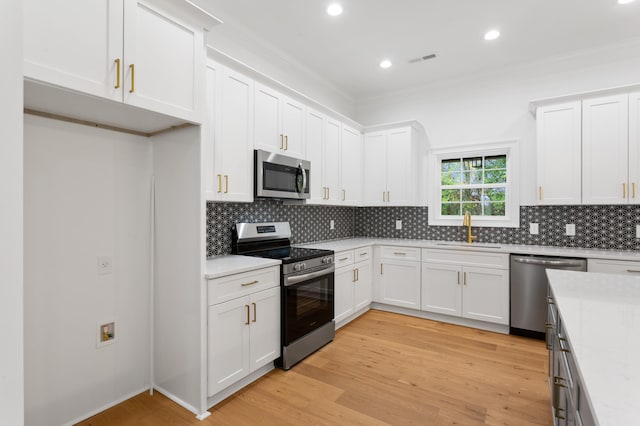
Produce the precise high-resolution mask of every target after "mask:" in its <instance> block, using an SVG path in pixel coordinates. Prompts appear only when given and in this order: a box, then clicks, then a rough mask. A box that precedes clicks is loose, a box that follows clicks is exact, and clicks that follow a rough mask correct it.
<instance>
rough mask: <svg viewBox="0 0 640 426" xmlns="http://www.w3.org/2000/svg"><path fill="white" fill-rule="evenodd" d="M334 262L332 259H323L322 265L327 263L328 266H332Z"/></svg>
mask: <svg viewBox="0 0 640 426" xmlns="http://www.w3.org/2000/svg"><path fill="white" fill-rule="evenodd" d="M332 261H333V259H331V257H324V258H322V263H325V264H327V265H328V264H330V263H331V262H332Z"/></svg>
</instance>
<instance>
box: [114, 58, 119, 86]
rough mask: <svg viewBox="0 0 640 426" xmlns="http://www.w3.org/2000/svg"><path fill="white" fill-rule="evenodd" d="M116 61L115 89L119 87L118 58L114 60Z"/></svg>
mask: <svg viewBox="0 0 640 426" xmlns="http://www.w3.org/2000/svg"><path fill="white" fill-rule="evenodd" d="M115 62H116V85H115V87H114V88H115V89H119V88H120V58H118V59H116V60H115Z"/></svg>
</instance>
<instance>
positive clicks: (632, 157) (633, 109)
mask: <svg viewBox="0 0 640 426" xmlns="http://www.w3.org/2000/svg"><path fill="white" fill-rule="evenodd" d="M629 184H630V185H631V195H630V198H629V202H631V203H632V204H638V203H640V186H638V185H640V92H635V93H631V94H629Z"/></svg>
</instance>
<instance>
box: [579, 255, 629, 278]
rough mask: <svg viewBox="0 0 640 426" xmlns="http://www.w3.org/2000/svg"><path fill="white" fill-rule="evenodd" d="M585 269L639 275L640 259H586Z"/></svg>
mask: <svg viewBox="0 0 640 426" xmlns="http://www.w3.org/2000/svg"><path fill="white" fill-rule="evenodd" d="M587 271H589V272H600V273H605V274H617V275H635V276H637V277H640V261H638V262H634V261H632V260H608V259H588V260H587Z"/></svg>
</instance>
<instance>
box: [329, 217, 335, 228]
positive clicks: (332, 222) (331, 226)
mask: <svg viewBox="0 0 640 426" xmlns="http://www.w3.org/2000/svg"><path fill="white" fill-rule="evenodd" d="M329 229H336V222H335V221H334V220H333V219H331V221H330V222H329Z"/></svg>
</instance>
